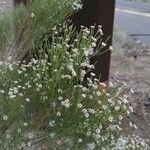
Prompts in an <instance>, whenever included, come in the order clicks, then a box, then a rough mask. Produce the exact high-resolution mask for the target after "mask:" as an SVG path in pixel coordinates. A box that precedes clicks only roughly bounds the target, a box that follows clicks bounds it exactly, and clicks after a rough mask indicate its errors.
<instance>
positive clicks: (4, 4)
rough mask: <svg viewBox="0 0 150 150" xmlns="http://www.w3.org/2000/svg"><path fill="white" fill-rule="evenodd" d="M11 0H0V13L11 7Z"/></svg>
mask: <svg viewBox="0 0 150 150" xmlns="http://www.w3.org/2000/svg"><path fill="white" fill-rule="evenodd" d="M12 2H13V0H0V13H4V12H6V11H8V10H9V9H10V8H11V7H12Z"/></svg>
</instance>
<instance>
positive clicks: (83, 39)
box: [0, 0, 149, 150]
mask: <svg viewBox="0 0 150 150" xmlns="http://www.w3.org/2000/svg"><path fill="white" fill-rule="evenodd" d="M63 2H64V3H63V4H62V3H60V1H59V0H53V1H48V0H34V1H33V3H31V6H27V7H24V6H20V7H19V6H18V8H16V9H15V10H14V13H13V14H12V15H10V16H9V15H7V16H2V17H1V21H0V28H1V30H0V35H1V36H0V41H1V43H0V48H1V50H2V51H3V53H4V55H3V60H4V61H2V62H1V65H0V149H2V150H12V149H13V150H15V149H16V150H17V149H37V148H41V149H42V148H43V149H44V148H45V149H47V150H49V149H54V150H55V149H63V150H66V149H73V150H74V149H75V150H80V149H81V150H84V149H87V150H96V149H97V150H104V149H125V150H130V149H132V150H138V149H139V150H143V149H144V150H147V149H149V147H148V145H147V144H146V141H145V140H144V139H142V138H140V137H138V136H135V135H133V134H129V133H130V131H131V130H134V129H136V125H135V124H134V123H133V122H132V121H129V124H128V129H125V128H123V120H124V118H125V117H127V116H130V114H132V113H133V108H132V106H131V103H130V102H129V101H130V100H129V99H128V96H127V95H126V93H125V91H124V88H125V86H126V85H122V84H119V82H118V83H114V84H113V83H111V82H110V83H109V85H106V84H105V83H100V81H99V79H96V78H95V74H94V66H93V65H91V64H90V58H91V57H94V56H96V55H100V54H101V53H104V51H103V49H104V47H105V46H107V43H104V42H102V36H103V32H102V29H101V26H97V31H95V29H96V28H95V26H91V27H90V28H89V29H88V28H86V27H83V26H81V31H80V32H79V33H78V32H76V31H75V30H74V28H73V26H72V25H71V23H70V21H69V23H68V21H65V20H67V19H66V18H68V16H70V15H71V14H73V13H74V12H75V11H77V10H78V9H81V7H82V5H81V4H80V2H79V1H73V0H70V1H68V0H67V1H63ZM39 4H40V5H39ZM31 8H32V9H31ZM50 10H53V11H50ZM47 11H48V12H47ZM49 11H50V12H49ZM60 12H61V13H60ZM51 16H53V17H51ZM49 17H51V18H49ZM24 20H25V21H24ZM5 22H6V24H5ZM6 25H7V26H6ZM98 40H99V41H100V42H99V43H97V41H98ZM94 49H96V50H95V51H94ZM110 50H112V47H109V48H108V49H107V51H110ZM26 54H27V55H26ZM87 74H88V76H87ZM131 92H132V91H131Z"/></svg>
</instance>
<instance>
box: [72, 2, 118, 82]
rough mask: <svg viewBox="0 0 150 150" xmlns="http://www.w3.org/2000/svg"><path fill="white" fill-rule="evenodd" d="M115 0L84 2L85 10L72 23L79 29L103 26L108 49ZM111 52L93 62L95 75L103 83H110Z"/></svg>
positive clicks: (94, 59) (111, 33)
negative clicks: (81, 27) (82, 26)
mask: <svg viewBox="0 0 150 150" xmlns="http://www.w3.org/2000/svg"><path fill="white" fill-rule="evenodd" d="M114 10H115V0H83V9H82V10H81V11H79V12H77V13H76V14H74V15H73V16H72V21H73V23H74V24H75V26H76V27H77V28H78V29H79V28H80V26H81V25H84V26H86V27H90V26H91V25H95V24H96V25H102V29H103V33H104V37H103V40H104V41H106V39H107V38H108V37H109V40H108V41H107V45H108V46H107V47H105V49H108V48H109V46H111V44H112V35H113V21H114ZM110 58H111V51H107V52H106V53H104V54H102V55H100V56H97V57H95V58H93V59H92V60H91V63H92V64H95V63H96V65H95V73H96V76H97V78H100V81H101V82H105V81H108V79H109V70H110Z"/></svg>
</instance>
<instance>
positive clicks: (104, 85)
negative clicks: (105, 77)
mask: <svg viewBox="0 0 150 150" xmlns="http://www.w3.org/2000/svg"><path fill="white" fill-rule="evenodd" d="M99 84H100V85H101V86H103V87H106V86H107V85H106V84H105V83H103V82H100V83H99Z"/></svg>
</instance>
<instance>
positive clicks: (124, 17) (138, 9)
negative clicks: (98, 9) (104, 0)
mask: <svg viewBox="0 0 150 150" xmlns="http://www.w3.org/2000/svg"><path fill="white" fill-rule="evenodd" d="M115 24H117V25H118V26H120V27H121V28H123V29H124V30H126V31H127V32H128V33H129V34H130V35H131V36H133V37H135V38H136V39H137V40H141V41H142V42H143V43H145V44H146V45H148V46H150V3H140V2H131V1H123V0H118V1H117V3H116V13H115Z"/></svg>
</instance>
